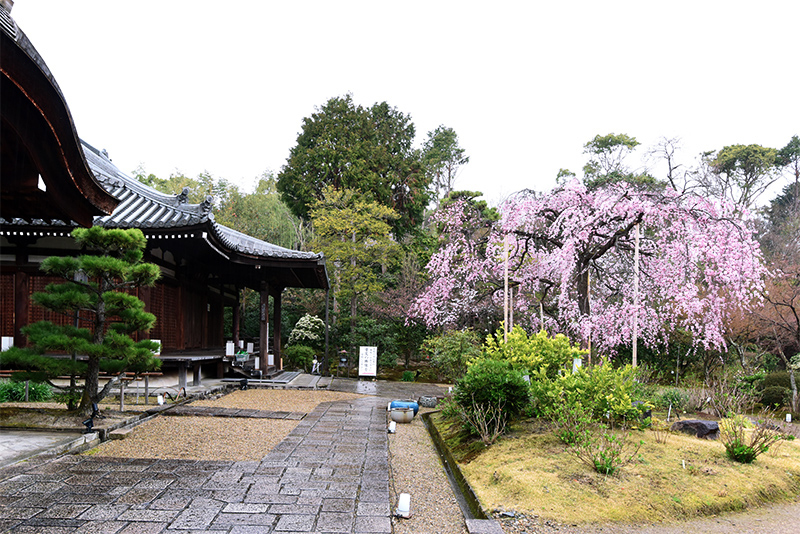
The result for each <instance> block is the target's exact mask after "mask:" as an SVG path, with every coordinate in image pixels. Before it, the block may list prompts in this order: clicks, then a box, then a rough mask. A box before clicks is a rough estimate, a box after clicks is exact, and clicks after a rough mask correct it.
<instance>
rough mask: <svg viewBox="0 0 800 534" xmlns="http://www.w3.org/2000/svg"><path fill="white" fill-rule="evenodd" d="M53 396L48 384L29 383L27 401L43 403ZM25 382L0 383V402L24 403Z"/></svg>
mask: <svg viewBox="0 0 800 534" xmlns="http://www.w3.org/2000/svg"><path fill="white" fill-rule="evenodd" d="M52 396H53V388H51V387H50V386H49V385H48V384H44V383H37V382H29V383H28V401H29V402H44V401H46V400H50V398H51V397H52ZM24 401H25V382H12V381H11V380H3V381H0V402H24Z"/></svg>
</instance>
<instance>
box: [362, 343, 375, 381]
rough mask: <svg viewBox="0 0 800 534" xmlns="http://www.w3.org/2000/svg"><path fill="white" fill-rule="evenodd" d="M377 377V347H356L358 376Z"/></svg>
mask: <svg viewBox="0 0 800 534" xmlns="http://www.w3.org/2000/svg"><path fill="white" fill-rule="evenodd" d="M377 375H378V347H358V376H377Z"/></svg>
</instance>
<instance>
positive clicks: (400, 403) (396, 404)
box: [389, 400, 419, 415]
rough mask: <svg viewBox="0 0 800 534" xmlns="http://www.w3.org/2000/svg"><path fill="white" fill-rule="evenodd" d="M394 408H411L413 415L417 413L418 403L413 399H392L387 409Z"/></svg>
mask: <svg viewBox="0 0 800 534" xmlns="http://www.w3.org/2000/svg"><path fill="white" fill-rule="evenodd" d="M394 408H411V409H412V410H414V415H417V412H418V411H419V403H418V402H417V401H413V400H393V401H392V402H391V404H389V410H393V409H394Z"/></svg>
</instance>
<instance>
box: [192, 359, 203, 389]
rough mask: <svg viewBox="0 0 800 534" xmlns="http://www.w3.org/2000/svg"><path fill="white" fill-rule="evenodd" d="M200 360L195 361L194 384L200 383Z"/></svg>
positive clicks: (193, 370)
mask: <svg viewBox="0 0 800 534" xmlns="http://www.w3.org/2000/svg"><path fill="white" fill-rule="evenodd" d="M200 368H201V365H200V362H194V367H193V369H192V385H193V386H199V385H200V377H201V375H200Z"/></svg>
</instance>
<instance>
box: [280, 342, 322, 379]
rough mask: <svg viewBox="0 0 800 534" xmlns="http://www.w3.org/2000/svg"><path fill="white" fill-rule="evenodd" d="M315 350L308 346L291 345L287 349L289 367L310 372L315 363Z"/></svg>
mask: <svg viewBox="0 0 800 534" xmlns="http://www.w3.org/2000/svg"><path fill="white" fill-rule="evenodd" d="M314 355H315V353H314V349H312V348H311V347H308V346H306V345H289V346H288V347H286V359H287V360H289V365H290V366H291V367H294V368H295V369H303V370H304V371H306V372H307V371H308V370H309V369H311V366H312V365H313V361H314Z"/></svg>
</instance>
